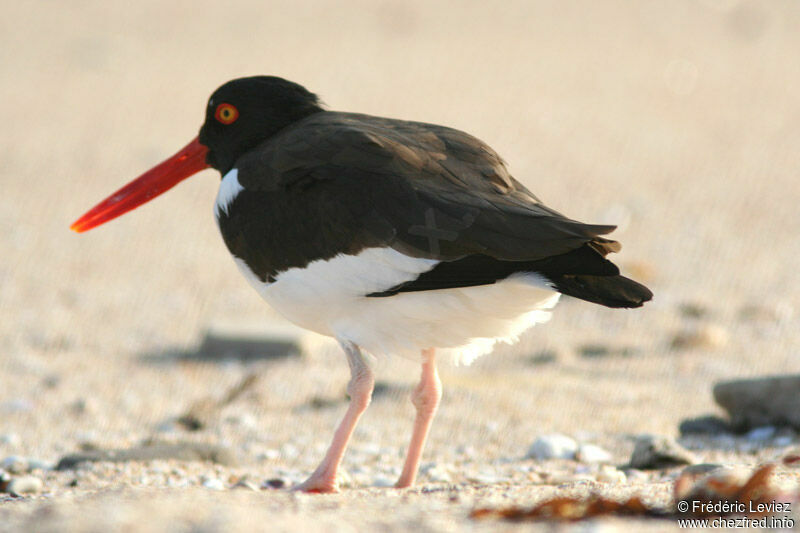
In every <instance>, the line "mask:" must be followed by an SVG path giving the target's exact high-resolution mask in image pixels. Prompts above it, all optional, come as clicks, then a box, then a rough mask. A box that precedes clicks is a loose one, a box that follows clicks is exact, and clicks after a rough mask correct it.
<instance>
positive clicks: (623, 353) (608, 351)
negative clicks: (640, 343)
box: [578, 344, 640, 358]
mask: <svg viewBox="0 0 800 533" xmlns="http://www.w3.org/2000/svg"><path fill="white" fill-rule="evenodd" d="M578 353H580V354H581V357H587V358H594V357H609V356H613V357H631V356H634V355H638V354H639V353H640V351H639V350H638V349H637V348H634V347H631V346H619V347H612V346H605V345H603V344H586V345H584V346H581V347H580V348H578Z"/></svg>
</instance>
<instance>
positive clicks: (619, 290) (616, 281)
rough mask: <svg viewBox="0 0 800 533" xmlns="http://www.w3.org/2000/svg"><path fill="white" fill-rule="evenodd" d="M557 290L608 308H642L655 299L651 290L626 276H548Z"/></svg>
mask: <svg viewBox="0 0 800 533" xmlns="http://www.w3.org/2000/svg"><path fill="white" fill-rule="evenodd" d="M548 278H549V279H550V281H551V282H552V283H553V285H554V286H555V289H556V290H557V291H558V292H560V293H562V294H566V295H569V296H573V297H575V298H580V299H581V300H586V301H587V302H593V303H596V304H600V305H605V306H606V307H641V306H642V305H643V304H644V303H645V302H648V301H650V300H651V299H652V298H653V293H652V292H650V289H648V288H647V287H645V286H644V285H642V284H641V283H637V282H635V281H633V280H632V279H629V278H626V277H624V276H620V275H616V276H573V275H561V276H548Z"/></svg>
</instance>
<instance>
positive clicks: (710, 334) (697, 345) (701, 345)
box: [670, 324, 728, 350]
mask: <svg viewBox="0 0 800 533" xmlns="http://www.w3.org/2000/svg"><path fill="white" fill-rule="evenodd" d="M726 344H728V332H727V330H726V329H725V328H723V327H722V326H716V325H712V324H700V325H692V326H689V327H687V328H686V329H684V330H682V331H680V332H678V333H676V334H675V336H674V337H673V338H672V341H671V342H670V347H671V348H672V349H673V350H718V349H720V348H723V347H725V345H726Z"/></svg>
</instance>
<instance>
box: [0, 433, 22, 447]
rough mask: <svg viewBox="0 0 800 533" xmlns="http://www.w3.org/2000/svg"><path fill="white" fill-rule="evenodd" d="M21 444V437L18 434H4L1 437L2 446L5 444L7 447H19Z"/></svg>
mask: <svg viewBox="0 0 800 533" xmlns="http://www.w3.org/2000/svg"><path fill="white" fill-rule="evenodd" d="M20 442H21V441H20V438H19V435H17V434H16V433H3V434H2V435H0V444H5V445H6V446H19V444H20Z"/></svg>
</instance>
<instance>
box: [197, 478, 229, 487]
mask: <svg viewBox="0 0 800 533" xmlns="http://www.w3.org/2000/svg"><path fill="white" fill-rule="evenodd" d="M201 481H202V482H203V486H204V487H205V488H207V489H211V490H225V484H224V483H223V482H222V480H221V479H217V478H213V477H212V478H209V477H205V476H203V478H202V480H201Z"/></svg>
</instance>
